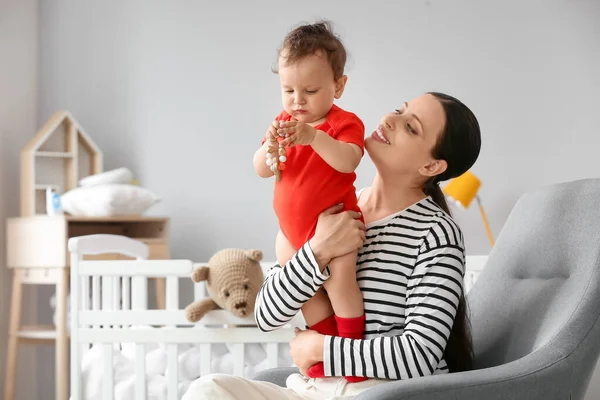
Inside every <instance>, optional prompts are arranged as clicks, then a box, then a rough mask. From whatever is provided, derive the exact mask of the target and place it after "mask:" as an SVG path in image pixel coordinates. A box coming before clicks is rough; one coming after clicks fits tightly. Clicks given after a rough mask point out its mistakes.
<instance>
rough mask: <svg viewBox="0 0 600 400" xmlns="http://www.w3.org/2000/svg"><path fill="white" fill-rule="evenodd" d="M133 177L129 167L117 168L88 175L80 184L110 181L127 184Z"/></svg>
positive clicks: (90, 184)
mask: <svg viewBox="0 0 600 400" xmlns="http://www.w3.org/2000/svg"><path fill="white" fill-rule="evenodd" d="M132 179H133V174H132V173H131V171H130V170H128V169H127V168H117V169H113V170H110V171H106V172H101V173H99V174H95V175H90V176H86V177H85V178H83V179H81V180H80V181H79V186H83V187H89V186H98V185H106V184H110V183H123V184H127V183H129V182H131V180H132Z"/></svg>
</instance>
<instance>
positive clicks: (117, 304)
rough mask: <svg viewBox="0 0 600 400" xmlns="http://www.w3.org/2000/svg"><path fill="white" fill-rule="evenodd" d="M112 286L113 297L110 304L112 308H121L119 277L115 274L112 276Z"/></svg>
mask: <svg viewBox="0 0 600 400" xmlns="http://www.w3.org/2000/svg"><path fill="white" fill-rule="evenodd" d="M112 288H113V292H112V293H113V299H112V306H113V310H120V309H121V278H119V277H118V276H115V277H113V278H112ZM115 327H116V328H120V326H119V325H116V326H115Z"/></svg>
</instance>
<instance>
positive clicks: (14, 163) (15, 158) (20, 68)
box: [0, 0, 39, 400]
mask: <svg viewBox="0 0 600 400" xmlns="http://www.w3.org/2000/svg"><path fill="white" fill-rule="evenodd" d="M38 44H39V40H38V1H37V0H19V1H16V0H12V1H10V0H9V1H0V188H2V189H1V194H0V221H2V227H1V228H0V260H1V261H0V393H2V394H3V393H4V384H5V382H4V374H5V365H6V343H7V334H8V319H9V310H10V294H11V287H12V286H11V282H12V272H11V271H9V270H8V269H7V268H6V267H5V264H6V263H5V260H6V256H5V254H6V251H5V243H6V242H5V230H4V229H5V228H4V227H5V226H4V221H5V218H6V217H7V216H14V215H17V214H18V213H19V195H18V194H19V165H20V164H19V160H20V158H19V151H20V149H21V148H22V147H23V146H24V145H25V143H26V142H27V141H28V140H29V138H30V137H32V136H33V134H34V133H35V131H36V129H37V122H36V114H37V100H38V87H37V83H38V81H37V71H38ZM30 289H31V288H26V289H25V291H24V295H23V297H24V299H23V314H24V318H23V320H24V322H25V323H32V322H34V321H35V317H36V316H35V310H36V307H35V303H36V298H37V296H36V292H35V291H34V290H30ZM35 354H36V352H35V348H32V347H21V349H20V351H19V359H18V364H17V365H18V367H17V374H18V376H19V377H24V376H26V377H27V379H22V378H20V379H18V380H17V387H16V398H18V399H19V400H21V399H23V400H35V399H38V398H39V397H38V396H37V394H36V391H35V385H32V384H31V382H35V381H36V368H35V367H32V366H34V365H35Z"/></svg>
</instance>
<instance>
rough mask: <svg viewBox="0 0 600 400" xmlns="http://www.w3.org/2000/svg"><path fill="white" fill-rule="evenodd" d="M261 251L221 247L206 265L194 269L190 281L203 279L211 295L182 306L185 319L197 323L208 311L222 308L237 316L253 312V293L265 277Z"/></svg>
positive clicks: (245, 315)
mask: <svg viewBox="0 0 600 400" xmlns="http://www.w3.org/2000/svg"><path fill="white" fill-rule="evenodd" d="M262 257H263V254H262V252H261V251H260V250H241V249H224V250H221V251H219V252H217V253H215V254H214V255H213V256H212V257H211V258H210V260H209V261H208V266H202V267H200V268H196V269H195V270H194V271H193V272H192V281H194V282H201V281H206V288H207V290H208V294H209V296H210V297H207V298H205V299H202V300H199V301H196V302H194V303H192V304H190V305H188V306H187V307H186V308H185V315H186V318H187V319H188V321H190V322H197V321H199V320H200V319H201V318H202V317H204V315H205V314H206V313H207V312H208V311H211V310H218V309H225V310H227V311H229V312H231V313H232V314H233V315H235V316H236V317H240V318H245V317H247V316H249V315H252V314H253V313H254V303H255V301H256V295H257V294H258V291H259V289H260V287H261V285H262V283H263V280H264V276H263V273H262V268H261V267H260V263H259V261H260V260H262Z"/></svg>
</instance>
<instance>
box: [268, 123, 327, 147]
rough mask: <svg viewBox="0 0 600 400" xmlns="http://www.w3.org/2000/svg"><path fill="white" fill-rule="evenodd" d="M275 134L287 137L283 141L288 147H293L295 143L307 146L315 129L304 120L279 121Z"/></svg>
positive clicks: (315, 132) (314, 133)
mask: <svg viewBox="0 0 600 400" xmlns="http://www.w3.org/2000/svg"><path fill="white" fill-rule="evenodd" d="M277 134H279V135H283V136H285V137H286V138H287V139H285V140H284V141H283V143H284V145H288V146H290V147H294V146H295V145H297V144H299V145H302V146H308V145H310V144H311V143H312V141H313V140H314V138H315V136H316V135H317V130H316V129H315V128H313V127H312V126H310V125H308V124H307V123H305V122H301V121H287V122H280V124H279V129H277Z"/></svg>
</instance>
